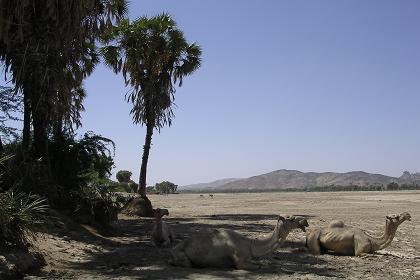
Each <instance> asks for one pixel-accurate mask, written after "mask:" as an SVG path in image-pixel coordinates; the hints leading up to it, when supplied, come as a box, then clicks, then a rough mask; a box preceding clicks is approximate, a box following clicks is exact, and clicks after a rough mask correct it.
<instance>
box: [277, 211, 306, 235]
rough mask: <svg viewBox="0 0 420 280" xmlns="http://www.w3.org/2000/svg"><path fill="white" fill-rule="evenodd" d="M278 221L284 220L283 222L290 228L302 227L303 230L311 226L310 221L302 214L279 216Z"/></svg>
mask: <svg viewBox="0 0 420 280" xmlns="http://www.w3.org/2000/svg"><path fill="white" fill-rule="evenodd" d="M278 221H279V222H280V221H282V222H283V224H284V225H285V226H286V227H288V228H289V229H290V230H292V229H295V228H300V229H301V230H302V231H304V232H305V231H306V227H308V226H309V224H308V221H307V220H306V219H305V218H304V217H301V216H288V215H285V216H281V215H280V216H279V219H278Z"/></svg>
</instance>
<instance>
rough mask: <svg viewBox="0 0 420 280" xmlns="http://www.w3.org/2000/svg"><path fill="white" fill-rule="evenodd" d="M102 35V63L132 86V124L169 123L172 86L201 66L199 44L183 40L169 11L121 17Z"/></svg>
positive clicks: (130, 100) (171, 113)
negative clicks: (132, 18) (103, 43)
mask: <svg viewBox="0 0 420 280" xmlns="http://www.w3.org/2000/svg"><path fill="white" fill-rule="evenodd" d="M102 38H103V40H104V42H105V43H108V45H107V46H105V47H103V48H102V49H101V53H102V55H103V56H104V58H105V63H106V64H107V65H108V66H109V67H111V68H112V69H113V70H114V71H115V73H119V72H122V74H123V77H124V80H125V83H126V85H130V86H131V87H132V91H131V92H130V93H129V94H128V95H127V101H129V102H131V103H132V104H133V108H132V110H131V114H132V116H133V121H134V123H141V124H147V123H150V122H152V123H153V127H156V128H158V129H159V128H161V127H163V126H164V125H165V124H168V125H171V123H172V119H173V117H174V114H173V111H172V105H173V99H174V93H175V85H176V83H177V82H178V85H179V86H181V85H182V81H183V77H184V76H188V75H190V74H192V73H193V72H194V71H195V70H197V69H198V68H199V67H200V64H201V58H200V56H201V49H200V47H199V46H198V45H197V44H196V43H192V44H188V43H187V42H186V40H185V38H184V34H183V32H182V31H181V30H180V29H178V27H177V26H176V23H175V21H174V20H173V19H172V18H171V17H170V16H169V15H168V14H162V15H158V16H155V17H152V18H147V17H141V18H139V19H137V20H135V21H134V22H132V23H130V21H129V20H123V21H121V22H120V24H119V25H118V26H115V27H113V28H111V29H110V31H109V32H107V33H105V35H104V36H103V37H102Z"/></svg>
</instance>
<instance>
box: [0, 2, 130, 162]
mask: <svg viewBox="0 0 420 280" xmlns="http://www.w3.org/2000/svg"><path fill="white" fill-rule="evenodd" d="M126 10H127V3H126V0H84V1H56V0H37V1H33V0H20V1H15V0H1V1H0V60H1V61H2V62H3V63H4V64H5V69H6V72H9V73H11V76H12V81H13V83H14V84H15V86H16V88H17V89H22V91H23V93H24V110H25V112H24V118H25V120H24V123H25V126H24V127H25V129H24V140H25V141H24V142H25V145H29V143H27V142H28V137H27V136H28V124H29V126H30V119H31V117H32V124H33V128H34V140H33V141H34V143H33V154H34V156H35V157H37V158H38V157H42V158H43V159H45V160H48V131H49V129H50V128H51V125H52V122H53V121H52V120H53V119H54V114H55V113H56V112H61V111H60V110H57V109H55V107H56V106H62V103H65V102H67V108H69V107H70V106H71V105H70V103H68V102H71V101H72V100H74V99H72V98H68V96H67V95H68V94H70V93H77V92H78V91H77V90H76V89H77V88H78V87H79V86H80V85H81V82H82V80H83V79H84V78H85V77H86V76H87V75H89V74H90V73H91V72H92V70H93V67H94V65H95V64H96V63H97V60H96V55H95V50H96V47H95V42H96V39H97V38H98V36H99V34H100V33H102V32H103V31H104V30H106V29H107V28H109V27H111V26H112V23H113V22H118V21H119V20H121V18H122V17H123V16H124V15H125V14H126ZM64 87H65V90H64V91H63V88H64ZM63 96H64V98H63ZM65 106H66V105H65ZM28 110H29V111H28ZM66 116H69V115H68V114H67V115H66Z"/></svg>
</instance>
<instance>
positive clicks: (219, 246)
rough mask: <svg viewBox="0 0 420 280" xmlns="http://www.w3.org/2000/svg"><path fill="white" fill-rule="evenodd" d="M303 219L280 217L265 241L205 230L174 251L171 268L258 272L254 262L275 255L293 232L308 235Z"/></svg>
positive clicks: (224, 231)
mask: <svg viewBox="0 0 420 280" xmlns="http://www.w3.org/2000/svg"><path fill="white" fill-rule="evenodd" d="M307 226H308V222H307V221H306V219H304V218H303V217H298V216H291V217H289V216H284V217H283V216H279V218H278V221H277V225H276V227H275V228H274V231H273V232H272V233H271V234H269V235H268V236H266V237H263V238H260V239H258V238H256V239H250V238H247V237H245V236H242V235H241V234H239V233H237V232H235V231H233V230H230V229H204V230H201V231H199V232H197V233H196V234H194V235H193V236H192V237H191V238H190V239H187V240H184V241H183V242H181V243H179V244H178V245H177V246H175V247H174V248H173V249H172V250H171V260H170V264H172V265H176V266H183V267H193V266H196V267H235V268H236V269H246V270H253V269H257V268H259V265H258V264H255V263H253V262H252V259H253V258H256V257H261V256H264V255H267V254H269V253H271V252H273V251H274V250H275V249H276V248H277V247H278V246H280V245H282V244H283V243H284V241H285V240H286V237H287V235H288V234H289V232H290V231H292V230H293V229H297V228H300V229H301V230H303V231H305V228H306V227H307Z"/></svg>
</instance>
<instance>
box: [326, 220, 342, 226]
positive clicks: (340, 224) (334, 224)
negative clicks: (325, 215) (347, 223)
mask: <svg viewBox="0 0 420 280" xmlns="http://www.w3.org/2000/svg"><path fill="white" fill-rule="evenodd" d="M328 227H330V228H342V227H344V222H343V221H339V220H332V221H331V222H330V224H329V225H328Z"/></svg>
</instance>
